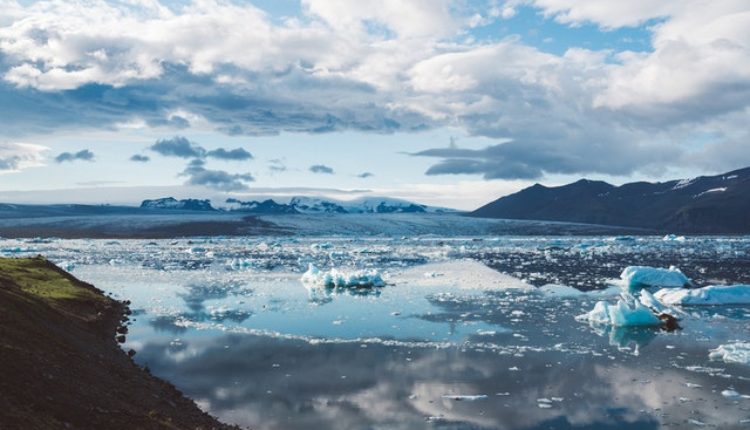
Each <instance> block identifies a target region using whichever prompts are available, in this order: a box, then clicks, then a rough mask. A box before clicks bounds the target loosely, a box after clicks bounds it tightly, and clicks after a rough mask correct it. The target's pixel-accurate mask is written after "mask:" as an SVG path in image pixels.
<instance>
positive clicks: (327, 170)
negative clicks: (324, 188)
mask: <svg viewBox="0 0 750 430" xmlns="http://www.w3.org/2000/svg"><path fill="white" fill-rule="evenodd" d="M309 170H310V171H311V172H313V173H323V174H327V175H333V169H332V168H331V167H328V166H326V165H324V164H314V165H312V166H310V169H309Z"/></svg>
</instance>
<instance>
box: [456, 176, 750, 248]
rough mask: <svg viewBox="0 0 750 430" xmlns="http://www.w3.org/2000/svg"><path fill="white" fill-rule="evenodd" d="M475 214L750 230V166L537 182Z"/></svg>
mask: <svg viewBox="0 0 750 430" xmlns="http://www.w3.org/2000/svg"><path fill="white" fill-rule="evenodd" d="M469 216H475V217H482V218H508V219H526V220H544V221H566V222H580V223H591V224H604V225H616V226H626V227H639V228H648V229H655V230H659V231H669V232H681V233H750V168H745V169H741V170H735V171H733V172H729V173H725V174H723V175H717V176H701V177H697V178H692V179H683V180H674V181H669V182H658V183H650V182H633V183H629V184H624V185H621V186H619V187H618V186H614V185H611V184H608V183H606V182H601V181H589V180H586V179H582V180H580V181H578V182H574V183H572V184H568V185H563V186H560V187H545V186H543V185H539V184H536V185H534V186H532V187H529V188H526V189H524V190H521V191H519V192H517V193H515V194H511V195H509V196H505V197H502V198H499V199H497V200H495V201H494V202H491V203H488V204H486V205H484V206H482V207H480V208H479V209H477V210H475V211H474V212H471V213H470V214H469Z"/></svg>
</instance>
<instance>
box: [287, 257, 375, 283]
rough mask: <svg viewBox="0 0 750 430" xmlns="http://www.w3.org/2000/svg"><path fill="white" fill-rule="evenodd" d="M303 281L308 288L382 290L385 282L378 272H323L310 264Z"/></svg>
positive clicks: (333, 270)
mask: <svg viewBox="0 0 750 430" xmlns="http://www.w3.org/2000/svg"><path fill="white" fill-rule="evenodd" d="M301 281H302V283H303V284H305V285H306V286H308V287H317V288H373V287H375V288H380V287H385V281H384V280H383V277H382V275H381V274H380V273H379V272H378V271H377V270H358V271H355V272H341V271H339V270H336V269H331V270H329V271H327V272H326V271H323V270H320V269H318V268H317V267H315V265H313V264H312V263H310V264H309V265H308V267H307V272H305V273H304V274H303V275H302V278H301Z"/></svg>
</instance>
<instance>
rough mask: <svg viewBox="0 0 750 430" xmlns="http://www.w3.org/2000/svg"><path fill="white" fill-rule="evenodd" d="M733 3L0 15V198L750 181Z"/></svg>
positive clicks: (211, 0)
mask: <svg viewBox="0 0 750 430" xmlns="http://www.w3.org/2000/svg"><path fill="white" fill-rule="evenodd" d="M748 123H750V2H748V1H747V0H710V1H709V0H661V1H658V2H654V1H652V0H629V1H621V0H505V1H503V0H381V1H378V2H365V1H360V0H247V1H239V0H237V1H217V0H195V1H188V0H118V1H97V0H86V1H83V0H80V1H79V0H65V1H63V0H53V1H30V0H24V1H19V0H0V200H2V201H6V202H17V203H116V204H136V203H138V202H139V201H140V200H141V199H144V198H157V197H165V196H167V195H173V196H175V197H178V198H186V197H196V198H211V199H212V200H214V201H220V200H221V199H225V198H227V197H238V198H246V199H250V198H258V197H268V196H292V195H315V196H325V197H331V198H338V199H350V198H356V197H361V196H392V197H399V198H405V199H409V200H414V201H417V202H420V203H425V204H431V205H438V206H447V207H454V208H459V209H472V208H476V207H478V206H480V205H482V204H484V203H486V202H488V201H491V200H494V199H496V198H498V197H500V196H503V195H506V194H509V193H512V192H515V191H518V190H520V189H522V188H524V187H526V186H530V185H532V184H534V183H536V182H540V183H544V184H548V185H558V184H563V183H566V182H570V181H574V180H577V179H579V178H581V177H586V178H591V179H601V180H607V181H609V182H612V183H615V184H620V183H624V182H628V181H634V180H650V181H665V180H669V179H673V178H683V177H692V176H698V175H703V174H717V173H722V172H726V171H730V170H733V169H738V168H742V167H747V166H750V146H749V142H750V139H749V137H750V136H749V134H750V128H748V126H747V124H748Z"/></svg>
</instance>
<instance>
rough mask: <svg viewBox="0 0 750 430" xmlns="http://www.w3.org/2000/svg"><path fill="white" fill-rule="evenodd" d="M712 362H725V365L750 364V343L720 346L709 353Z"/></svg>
mask: <svg viewBox="0 0 750 430" xmlns="http://www.w3.org/2000/svg"><path fill="white" fill-rule="evenodd" d="M708 358H710V359H711V360H723V361H724V362H725V363H739V364H750V342H734V343H728V344H725V345H719V347H718V348H716V349H712V350H710V351H709V353H708Z"/></svg>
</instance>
